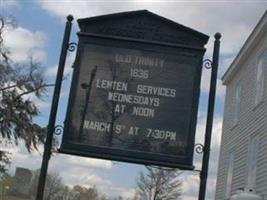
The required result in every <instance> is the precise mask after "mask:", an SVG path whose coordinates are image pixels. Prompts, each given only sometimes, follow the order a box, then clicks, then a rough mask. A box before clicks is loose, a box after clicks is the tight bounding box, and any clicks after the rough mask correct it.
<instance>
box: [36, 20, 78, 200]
mask: <svg viewBox="0 0 267 200" xmlns="http://www.w3.org/2000/svg"><path fill="white" fill-rule="evenodd" d="M72 20H73V16H71V15H69V16H68V17H67V22H66V25H65V32H64V38H63V42H62V48H61V54H60V58H59V64H58V71H57V77H56V82H55V88H54V94H53V100H52V106H51V111H50V116H49V122H48V127H47V136H46V141H45V144H44V153H43V160H42V166H41V171H40V176H39V182H38V188H37V194H36V200H43V196H44V187H45V180H46V176H47V169H48V163H49V160H50V157H51V148H52V142H53V133H54V127H55V121H56V115H57V108H58V101H59V97H60V90H61V83H62V79H63V72H64V66H65V61H66V56H67V51H68V48H69V38H70V32H71V26H72Z"/></svg>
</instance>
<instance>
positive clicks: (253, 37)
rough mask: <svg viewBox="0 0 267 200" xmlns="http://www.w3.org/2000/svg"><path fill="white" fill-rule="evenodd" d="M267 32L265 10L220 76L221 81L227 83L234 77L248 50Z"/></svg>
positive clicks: (248, 52)
mask: <svg viewBox="0 0 267 200" xmlns="http://www.w3.org/2000/svg"><path fill="white" fill-rule="evenodd" d="M266 33H267V11H265V13H264V14H263V16H262V18H261V19H260V21H259V22H258V23H257V25H256V27H255V28H254V29H253V31H252V33H251V34H250V35H249V37H248V39H247V40H246V42H245V43H244V45H243V46H242V48H241V49H240V51H239V52H238V54H237V56H236V57H235V59H234V61H233V62H232V64H231V65H230V67H229V68H228V69H227V71H226V72H225V74H224V75H223V76H222V82H223V84H224V85H227V84H228V83H229V81H230V80H231V79H232V78H233V77H234V75H235V74H236V72H237V71H238V70H239V69H240V68H241V67H242V66H243V65H242V63H243V62H244V61H245V59H246V58H248V56H249V54H250V52H251V51H252V50H253V49H254V48H255V46H256V45H257V43H258V42H259V41H260V39H261V38H262V37H263V36H264V35H266Z"/></svg>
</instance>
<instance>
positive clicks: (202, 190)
mask: <svg viewBox="0 0 267 200" xmlns="http://www.w3.org/2000/svg"><path fill="white" fill-rule="evenodd" d="M214 37H215V42H214V49H213V58H212V63H211V79H210V92H209V104H208V115H207V123H206V133H205V143H204V149H203V158H202V169H201V172H200V187H199V196H198V199H199V200H205V194H206V185H207V178H208V169H209V157H210V143H211V135H212V124H213V113H214V106H215V96H216V83H217V71H218V63H219V52H220V38H221V34H220V33H216V34H215V36H214Z"/></svg>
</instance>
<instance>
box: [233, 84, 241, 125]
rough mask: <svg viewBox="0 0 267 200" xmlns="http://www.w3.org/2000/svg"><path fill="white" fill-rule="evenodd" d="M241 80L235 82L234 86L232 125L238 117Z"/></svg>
mask: <svg viewBox="0 0 267 200" xmlns="http://www.w3.org/2000/svg"><path fill="white" fill-rule="evenodd" d="M240 104H241V81H239V82H238V83H237V84H236V87H235V108H234V120H233V122H234V125H236V124H237V122H238V120H239V117H240V107H241V105H240Z"/></svg>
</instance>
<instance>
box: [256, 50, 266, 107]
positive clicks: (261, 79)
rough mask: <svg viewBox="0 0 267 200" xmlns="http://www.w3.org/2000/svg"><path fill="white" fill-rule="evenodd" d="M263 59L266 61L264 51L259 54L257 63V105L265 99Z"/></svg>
mask: <svg viewBox="0 0 267 200" xmlns="http://www.w3.org/2000/svg"><path fill="white" fill-rule="evenodd" d="M263 61H264V54H263V53H262V54H261V55H260V56H259V58H258V63H257V73H256V74H257V77H256V95H255V105H258V104H259V103H260V102H261V101H262V99H263V90H264V73H263V66H264V64H263V63H264V62H263Z"/></svg>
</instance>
